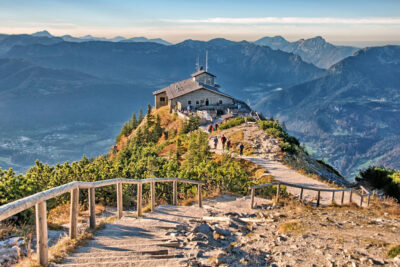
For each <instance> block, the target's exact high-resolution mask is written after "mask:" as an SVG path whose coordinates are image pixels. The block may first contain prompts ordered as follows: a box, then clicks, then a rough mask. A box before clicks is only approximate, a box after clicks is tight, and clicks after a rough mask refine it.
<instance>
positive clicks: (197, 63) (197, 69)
mask: <svg viewBox="0 0 400 267" xmlns="http://www.w3.org/2000/svg"><path fill="white" fill-rule="evenodd" d="M199 69H200V63H199V56H197V59H196V71H199Z"/></svg>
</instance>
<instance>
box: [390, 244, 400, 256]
mask: <svg viewBox="0 0 400 267" xmlns="http://www.w3.org/2000/svg"><path fill="white" fill-rule="evenodd" d="M397 255H400V245H397V246H394V247H392V248H391V249H390V250H389V251H388V256H389V257H391V258H395V257H396V256H397Z"/></svg>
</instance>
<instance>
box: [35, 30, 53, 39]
mask: <svg viewBox="0 0 400 267" xmlns="http://www.w3.org/2000/svg"><path fill="white" fill-rule="evenodd" d="M31 35H32V36H35V37H49V38H50V37H53V35H51V34H50V33H49V32H48V31H46V30H43V31H39V32H35V33H32V34H31Z"/></svg>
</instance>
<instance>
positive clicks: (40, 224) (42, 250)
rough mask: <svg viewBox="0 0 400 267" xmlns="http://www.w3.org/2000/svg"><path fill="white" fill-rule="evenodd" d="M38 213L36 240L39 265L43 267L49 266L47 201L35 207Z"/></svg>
mask: <svg viewBox="0 0 400 267" xmlns="http://www.w3.org/2000/svg"><path fill="white" fill-rule="evenodd" d="M35 212H36V239H37V254H38V257H39V263H40V265H42V266H47V265H48V264H49V248H48V244H47V210H46V201H42V202H39V203H37V204H36V205H35Z"/></svg>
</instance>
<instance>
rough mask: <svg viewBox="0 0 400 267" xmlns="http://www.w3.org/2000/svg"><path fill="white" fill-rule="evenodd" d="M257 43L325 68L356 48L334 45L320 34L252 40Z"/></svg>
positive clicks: (351, 53) (348, 54)
mask: <svg viewBox="0 0 400 267" xmlns="http://www.w3.org/2000/svg"><path fill="white" fill-rule="evenodd" d="M254 43H255V44H257V45H263V46H269V47H271V48H272V49H274V50H278V49H279V50H282V51H285V52H289V53H293V54H296V55H299V56H300V57H301V58H302V59H303V60H304V61H306V62H309V63H313V64H314V65H316V66H317V67H320V68H324V69H327V68H329V67H330V66H332V65H333V64H335V63H337V62H339V61H340V60H342V59H344V58H346V57H348V56H351V55H353V53H354V52H355V51H357V50H358V48H356V47H351V46H335V45H333V44H331V43H328V42H326V41H325V39H324V38H322V37H321V36H316V37H314V38H310V39H300V40H298V41H296V42H289V41H287V40H286V39H284V38H283V37H282V36H275V37H264V38H261V39H259V40H257V41H255V42H254Z"/></svg>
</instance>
